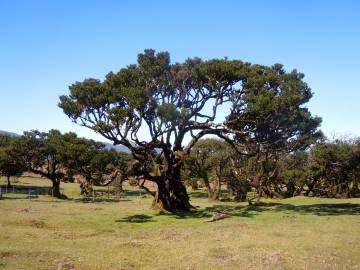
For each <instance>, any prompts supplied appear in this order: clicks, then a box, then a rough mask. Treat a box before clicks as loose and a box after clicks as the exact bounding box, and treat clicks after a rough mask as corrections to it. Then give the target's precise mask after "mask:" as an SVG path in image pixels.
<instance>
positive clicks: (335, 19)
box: [0, 0, 360, 140]
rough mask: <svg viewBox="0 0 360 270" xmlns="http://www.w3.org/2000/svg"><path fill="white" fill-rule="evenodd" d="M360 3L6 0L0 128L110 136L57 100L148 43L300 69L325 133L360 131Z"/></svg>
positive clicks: (175, 54) (182, 55) (178, 52)
mask: <svg viewBox="0 0 360 270" xmlns="http://www.w3.org/2000/svg"><path fill="white" fill-rule="evenodd" d="M359 14H360V1H346V0H343V1H340V0H339V1H319V0H318V1H310V0H309V1H306V0H303V1H295V0H294V1H280V0H277V1H275V0H273V1H270V0H267V1H265V0H264V1H249V0H248V1H240V0H238V1H227V0H222V1H211V0H208V1H200V0H197V1H180V0H179V1H161V0H158V1H145V0H144V1H130V0H129V1H105V0H104V1H100V0H99V1H94V0H88V1H85V0H77V1H65V0H62V1H60V0H58V1H56V0H53V1H48V0H47V1H35V0H34V1H15V0H1V1H0V115H1V117H0V129H1V130H7V131H12V132H17V133H22V132H23V131H24V130H30V129H35V128H36V129H39V130H42V131H47V130H49V129H51V128H57V129H59V130H61V131H63V132H65V131H75V132H77V133H78V134H79V135H80V136H85V137H88V138H95V139H99V140H104V139H102V138H101V137H100V136H98V135H96V134H94V133H93V132H92V131H91V130H88V129H86V128H83V127H79V126H77V125H75V124H73V123H72V122H71V121H70V120H69V119H68V118H67V117H66V116H65V115H64V114H63V112H62V111H61V109H59V108H58V107H57V102H58V97H59V95H62V94H67V93H68V86H69V85H70V84H71V83H73V82H75V81H81V80H83V79H85V78H88V77H95V78H100V79H102V78H103V77H104V75H105V74H106V73H108V72H109V71H111V70H112V71H118V70H119V69H120V68H121V67H124V66H126V65H128V64H131V63H134V62H135V61H136V55H137V54H138V53H139V52H141V51H143V49H145V48H154V49H156V50H166V51H169V52H170V55H171V58H172V61H174V62H175V61H183V60H184V59H186V58H188V57H195V56H196V57H201V58H204V59H209V58H221V57H224V56H227V57H229V58H237V59H241V60H243V61H249V62H253V63H258V64H265V65H272V64H273V63H282V64H284V65H285V68H286V69H287V70H291V69H294V68H296V69H298V70H299V71H301V72H303V73H305V80H306V82H307V83H308V84H309V85H310V87H311V88H312V90H313V92H314V97H313V99H312V100H311V102H310V103H309V108H310V110H311V112H312V113H313V114H315V115H319V116H321V117H322V118H323V123H322V126H321V128H322V130H324V131H325V133H326V134H327V135H332V134H333V133H336V134H338V135H351V136H360V125H359V119H358V118H359V116H360V105H359V103H360V89H359V88H360V84H359V82H358V80H359V78H360V65H359V63H360V51H359V50H360V16H359Z"/></svg>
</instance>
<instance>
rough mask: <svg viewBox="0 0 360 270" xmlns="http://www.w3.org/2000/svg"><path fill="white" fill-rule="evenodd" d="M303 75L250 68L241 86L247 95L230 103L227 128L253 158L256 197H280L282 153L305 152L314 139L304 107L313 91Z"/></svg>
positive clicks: (313, 124) (313, 123) (314, 120)
mask: <svg viewBox="0 0 360 270" xmlns="http://www.w3.org/2000/svg"><path fill="white" fill-rule="evenodd" d="M303 78H304V75H303V74H302V73H298V72H297V71H296V70H293V71H292V72H290V73H286V72H285V70H284V69H283V66H282V65H280V64H276V65H274V66H272V67H265V66H260V65H257V66H253V67H252V70H251V71H250V72H249V73H248V77H247V80H246V81H245V82H243V83H244V85H243V87H244V88H245V89H246V91H244V92H243V95H242V96H240V97H237V99H239V101H238V102H234V103H233V108H232V111H231V114H230V115H229V117H228V118H227V121H226V124H227V125H228V126H229V127H231V128H232V129H235V130H237V131H238V132H236V133H235V141H236V144H239V145H241V146H243V147H245V149H246V152H247V153H248V155H249V156H254V157H255V158H256V163H255V164H254V165H255V166H256V171H257V173H256V175H254V176H253V177H252V181H251V184H252V186H254V187H255V188H256V189H257V191H258V193H259V194H260V196H265V197H278V196H281V190H280V189H279V185H278V184H277V182H278V180H279V174H278V166H277V161H278V159H279V158H280V156H281V155H283V154H286V153H291V152H294V151H299V150H304V149H306V148H308V147H309V146H310V145H311V144H313V143H315V142H316V141H317V140H318V139H320V138H322V133H321V132H320V131H318V126H319V125H320V123H321V119H320V118H319V117H313V116H311V114H310V112H309V111H308V109H307V108H306V107H305V106H304V105H305V104H306V103H307V102H308V101H309V100H310V98H311V97H312V92H311V90H310V88H309V87H308V86H307V84H306V83H305V82H304V81H303Z"/></svg>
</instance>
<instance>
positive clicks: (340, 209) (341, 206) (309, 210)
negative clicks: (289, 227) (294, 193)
mask: <svg viewBox="0 0 360 270" xmlns="http://www.w3.org/2000/svg"><path fill="white" fill-rule="evenodd" d="M284 210H286V211H294V212H297V213H300V214H313V215H317V216H342V215H360V204H353V203H334V204H326V203H324V204H311V205H292V204H283V205H279V206H277V207H276V208H275V211H284Z"/></svg>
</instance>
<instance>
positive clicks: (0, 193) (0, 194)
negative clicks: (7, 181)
mask: <svg viewBox="0 0 360 270" xmlns="http://www.w3.org/2000/svg"><path fill="white" fill-rule="evenodd" d="M0 198H2V190H1V186H0Z"/></svg>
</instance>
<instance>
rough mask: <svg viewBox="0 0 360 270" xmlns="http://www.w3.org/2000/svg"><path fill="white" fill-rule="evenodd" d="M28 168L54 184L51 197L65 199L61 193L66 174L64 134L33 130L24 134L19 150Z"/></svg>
mask: <svg viewBox="0 0 360 270" xmlns="http://www.w3.org/2000/svg"><path fill="white" fill-rule="evenodd" d="M17 150H18V151H19V153H20V155H21V156H22V158H23V160H24V163H25V164H26V168H27V170H28V171H31V172H33V173H35V174H38V175H41V176H42V177H45V178H47V179H50V180H51V182H52V187H50V189H49V195H52V196H54V197H57V198H63V197H65V195H63V194H61V193H60V181H61V180H62V179H63V178H64V176H65V174H66V168H65V166H64V164H63V163H64V156H63V155H62V154H61V153H64V152H65V151H66V145H65V144H64V142H63V141H62V134H61V133H60V131H58V130H50V131H49V132H48V133H46V132H39V131H37V130H32V131H28V132H24V135H23V136H21V138H20V139H19V144H18V149H17Z"/></svg>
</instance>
